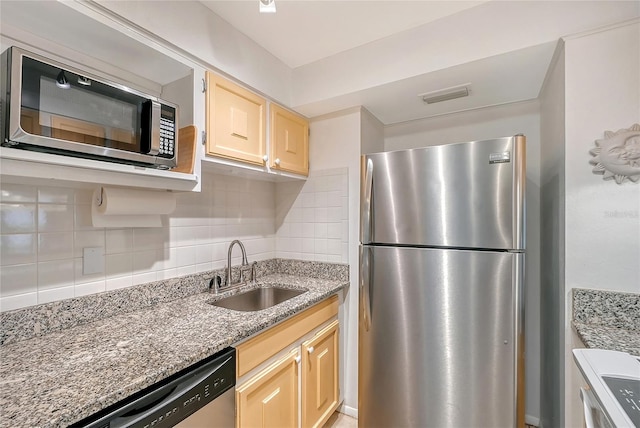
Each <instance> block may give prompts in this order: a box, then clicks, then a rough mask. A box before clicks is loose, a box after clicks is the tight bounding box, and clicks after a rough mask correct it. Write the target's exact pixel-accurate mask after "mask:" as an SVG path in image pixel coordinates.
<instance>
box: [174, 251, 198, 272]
mask: <svg viewBox="0 0 640 428" xmlns="http://www.w3.org/2000/svg"><path fill="white" fill-rule="evenodd" d="M177 256H178V260H177V264H176V267H177V268H181V267H184V266H190V265H195V264H196V247H195V246H191V247H178V248H177Z"/></svg>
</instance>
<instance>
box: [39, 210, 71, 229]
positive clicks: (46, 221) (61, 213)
mask: <svg viewBox="0 0 640 428" xmlns="http://www.w3.org/2000/svg"><path fill="white" fill-rule="evenodd" d="M73 207H74V206H73V205H59V204H38V231H39V232H61V231H72V230H73V211H74V208H73Z"/></svg>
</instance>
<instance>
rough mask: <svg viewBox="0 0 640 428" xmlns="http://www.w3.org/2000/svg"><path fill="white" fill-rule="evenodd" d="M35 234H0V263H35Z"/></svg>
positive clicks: (3, 264)
mask: <svg viewBox="0 0 640 428" xmlns="http://www.w3.org/2000/svg"><path fill="white" fill-rule="evenodd" d="M36 255H37V236H36V234H35V233H20V234H11V235H0V264H2V266H5V265H17V264H27V263H35V262H36V259H37V257H36Z"/></svg>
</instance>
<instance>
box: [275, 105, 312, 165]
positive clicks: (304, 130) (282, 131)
mask: <svg viewBox="0 0 640 428" xmlns="http://www.w3.org/2000/svg"><path fill="white" fill-rule="evenodd" d="M269 111H270V112H271V122H270V124H271V135H270V144H271V153H270V156H269V163H270V164H269V166H270V167H271V168H273V169H277V170H281V171H288V172H293V173H295V174H301V175H309V122H308V121H307V119H305V118H304V117H302V116H299V115H297V114H295V113H292V112H290V111H289V110H285V109H284V108H282V107H280V106H278V105H276V104H273V103H271V105H270V106H269Z"/></svg>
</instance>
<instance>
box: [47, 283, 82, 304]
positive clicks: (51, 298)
mask: <svg viewBox="0 0 640 428" xmlns="http://www.w3.org/2000/svg"><path fill="white" fill-rule="evenodd" d="M74 294H75V290H74V287H73V286H72V285H71V286H68V287H60V288H51V289H47V290H40V291H38V304H39V305H41V304H43V303H49V302H57V301H60V300H64V299H70V298H72V297H73V296H74Z"/></svg>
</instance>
